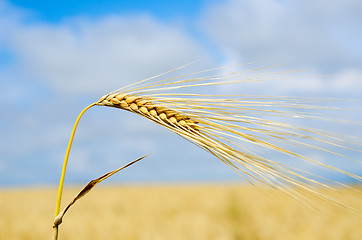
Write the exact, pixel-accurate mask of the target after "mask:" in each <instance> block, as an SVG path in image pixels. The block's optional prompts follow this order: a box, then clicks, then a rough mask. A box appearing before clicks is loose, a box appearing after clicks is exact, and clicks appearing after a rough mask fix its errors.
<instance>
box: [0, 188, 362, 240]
mask: <svg viewBox="0 0 362 240" xmlns="http://www.w3.org/2000/svg"><path fill="white" fill-rule="evenodd" d="M79 190H80V188H68V189H66V190H65V192H64V197H63V206H64V205H65V203H67V202H69V201H70V200H71V199H72V197H73V196H74V195H75V194H76V193H77V192H78V191H79ZM361 195H362V194H361V193H358V192H355V191H351V190H344V189H342V190H341V196H343V198H344V199H343V200H345V202H346V203H347V204H348V205H349V206H351V207H353V208H355V209H356V211H357V212H360V213H362V200H361ZM55 199H56V189H31V190H29V189H23V190H21V189H8V190H0V239H4V240H5V239H6V240H11V239H24V240H32V239H34V240H40V239H51V237H52V221H53V218H54V208H55ZM316 204H317V205H319V207H318V210H319V211H320V212H317V211H315V210H312V209H311V208H309V207H306V206H305V205H303V204H302V203H301V202H300V201H297V200H295V199H293V198H291V197H288V196H286V195H285V194H283V193H282V192H280V191H277V190H265V189H258V188H254V187H249V186H239V185H184V186H181V185H168V186H105V187H104V186H98V187H96V188H95V189H94V190H92V191H91V192H90V193H89V194H88V195H86V196H85V197H84V198H82V199H80V200H79V201H78V202H77V203H76V204H75V205H74V206H72V208H71V209H70V210H69V211H68V213H67V214H66V215H65V217H64V219H63V223H62V224H61V225H60V236H59V237H60V240H70V239H77V240H78V239H88V240H95V239H125V240H128V239H129V240H136V239H137V240H146V239H151V240H153V239H155V240H163V239H164V240H166V239H167V240H172V239H187V240H203V239H208V240H209V239H210V240H213V239H214V240H237V239H257V240H260V239H326V240H333V239H343V240H349V239H355V240H360V239H362V217H361V216H360V215H359V214H358V213H353V212H351V211H349V210H347V209H345V208H342V207H338V206H336V205H335V204H332V203H331V202H328V201H319V202H316Z"/></svg>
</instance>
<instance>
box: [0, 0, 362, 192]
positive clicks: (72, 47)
mask: <svg viewBox="0 0 362 240" xmlns="http://www.w3.org/2000/svg"><path fill="white" fill-rule="evenodd" d="M361 13H362V2H361V1H360V0H346V1H338V0H335V1H327V0H305V1H288V0H259V1H253V0H249V1H248V0H239V1H236V0H230V1H221V0H211V1H201V0H200V1H191V0H190V1H188V0H187V1H177V2H172V1H169V2H167V1H98V0H91V1H67V0H66V1H59V2H57V3H54V2H53V1H48V2H44V1H40V0H39V1H38V0H33V1H3V0H0V93H1V96H2V100H1V102H0V111H1V115H0V186H6V185H55V184H56V183H57V182H58V178H59V175H60V171H61V165H62V161H63V157H64V153H65V149H66V145H67V142H68V139H69V135H70V131H71V128H72V126H73V123H74V121H75V119H76V117H77V115H78V114H79V113H80V111H81V110H82V109H83V108H84V107H85V106H87V105H89V104H90V103H92V102H94V101H96V100H98V99H99V98H100V97H101V96H102V95H104V94H106V93H108V92H110V91H112V90H115V89H118V88H119V87H122V86H124V85H126V84H128V83H131V82H135V81H138V80H141V79H144V78H147V77H150V76H153V75H157V74H159V73H162V72H165V71H167V70H170V69H173V68H175V67H178V66H181V65H184V64H186V63H189V62H191V61H193V60H195V59H202V61H201V62H200V63H197V64H194V65H192V66H191V67H190V68H188V71H191V72H192V71H197V70H201V69H205V67H206V68H207V67H210V68H211V67H215V66H225V65H233V64H244V63H250V62H254V63H255V64H253V65H252V66H249V68H251V69H252V68H257V67H263V66H273V65H280V64H283V66H282V67H279V69H282V70H295V69H313V70H311V73H310V75H317V76H324V77H311V78H306V79H297V80H293V83H291V82H290V81H286V80H284V81H280V82H279V83H277V84H276V83H268V82H265V83H260V84H259V85H256V86H251V87H250V86H249V87H247V88H245V89H244V88H238V91H242V90H243V89H244V91H248V92H247V93H246V92H238V94H249V93H253V94H254V93H260V94H264V95H288V96H295V95H298V96H299V95H300V96H302V95H303V96H313V97H315V96H317V97H338V98H348V99H356V100H357V101H354V102H353V103H347V104H348V107H356V106H357V107H358V106H359V105H360V103H361V102H360V101H361V100H362V97H361V95H362V94H361V91H362V47H361V42H362V28H361V23H362V14H361ZM220 91H221V90H220ZM223 91H230V93H232V94H235V89H229V90H225V89H223ZM352 117H353V118H355V120H359V121H361V119H362V116H361V111H359V112H358V111H357V112H354V113H353V114H352ZM339 127H340V126H338V128H339ZM340 130H342V131H347V132H348V131H349V132H352V133H354V135H356V136H357V137H360V138H362V131H361V130H360V128H358V127H353V128H352V127H351V126H347V127H346V128H342V127H341V129H340ZM148 153H151V156H150V157H148V158H146V159H144V160H143V162H142V163H138V164H137V165H136V166H133V167H132V168H129V169H128V170H127V171H125V172H124V173H122V174H119V176H115V177H114V178H113V181H116V182H122V181H125V182H150V181H151V182H160V181H163V182H170V181H224V180H236V179H239V177H238V176H237V175H235V174H234V173H233V172H232V171H231V170H230V169H228V167H226V166H224V165H223V164H222V163H219V161H218V160H216V159H214V158H212V157H211V156H209V155H208V154H207V153H204V152H203V151H202V150H200V149H197V148H196V147H195V146H193V145H192V144H190V143H188V142H186V141H184V140H183V139H181V138H180V137H178V136H177V135H175V134H173V133H170V132H169V131H168V130H166V129H163V128H161V127H159V126H156V125H155V124H153V123H151V122H148V121H147V120H146V119H142V118H141V117H139V116H135V115H132V114H131V113H128V112H123V111H116V110H114V109H108V108H106V109H104V108H100V107H97V108H93V109H91V110H90V111H89V112H87V113H86V115H85V116H84V118H83V119H82V120H81V123H80V126H79V129H78V131H77V135H76V137H75V142H74V145H73V148H72V152H71V156H70V162H69V168H68V172H67V174H68V175H67V182H68V183H79V182H85V181H87V180H90V179H91V178H95V177H98V176H99V175H101V174H103V173H105V172H106V171H109V170H112V169H115V168H118V167H119V166H120V165H123V164H124V163H126V162H128V161H131V160H134V159H136V158H138V157H140V156H142V155H145V154H148ZM353 157H354V158H357V159H361V154H357V153H356V154H355V155H354V156H353ZM358 167H359V168H358ZM350 168H353V169H354V170H355V171H357V172H359V173H361V172H362V169H361V167H360V165H358V166H357V167H356V165H351V166H350Z"/></svg>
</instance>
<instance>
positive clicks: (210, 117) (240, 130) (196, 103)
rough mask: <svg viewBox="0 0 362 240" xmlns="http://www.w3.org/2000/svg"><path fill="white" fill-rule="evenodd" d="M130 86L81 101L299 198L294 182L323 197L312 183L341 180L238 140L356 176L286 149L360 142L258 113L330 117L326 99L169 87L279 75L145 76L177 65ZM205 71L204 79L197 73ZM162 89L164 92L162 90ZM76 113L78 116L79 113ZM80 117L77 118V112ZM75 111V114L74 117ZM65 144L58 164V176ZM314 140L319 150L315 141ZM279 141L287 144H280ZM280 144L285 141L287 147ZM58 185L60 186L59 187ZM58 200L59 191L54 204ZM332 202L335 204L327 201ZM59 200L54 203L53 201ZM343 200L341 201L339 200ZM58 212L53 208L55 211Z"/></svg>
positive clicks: (278, 76)
mask: <svg viewBox="0 0 362 240" xmlns="http://www.w3.org/2000/svg"><path fill="white" fill-rule="evenodd" d="M186 66H187V65H185V66H182V67H180V68H176V69H173V70H171V71H168V72H166V73H163V74H160V75H157V76H155V77H152V78H148V79H145V80H142V81H139V82H137V83H133V84H131V85H128V86H126V87H123V88H121V89H118V90H116V91H113V92H111V93H109V94H106V95H105V96H103V97H102V98H100V99H99V101H97V102H95V103H93V104H92V105H90V106H88V107H87V108H86V109H85V110H87V109H88V108H90V107H92V106H107V107H113V108H118V109H123V110H127V111H129V112H132V113H136V114H138V115H141V116H143V117H145V118H147V119H149V120H151V121H153V122H155V123H157V124H160V125H162V126H164V127H166V128H168V129H170V130H171V131H173V132H175V133H176V134H178V135H180V136H181V137H183V138H184V139H186V140H188V141H190V142H192V143H193V144H195V145H197V146H198V147H200V148H202V149H204V150H206V151H207V152H209V153H210V154H212V155H213V156H215V157H216V158H218V159H220V160H221V161H222V162H224V163H225V164H227V165H228V166H229V167H230V168H232V169H233V170H235V171H236V172H237V173H239V174H240V175H241V176H242V177H243V178H245V179H246V180H247V181H248V182H250V183H252V184H255V183H257V182H258V183H263V184H266V185H269V186H272V187H274V188H279V189H281V190H283V191H285V192H287V193H289V194H291V195H292V196H293V197H296V198H298V199H303V201H304V200H305V199H304V198H303V196H301V195H300V194H299V193H298V192H297V191H295V189H294V188H293V186H294V187H299V188H302V189H305V190H307V191H308V192H311V193H313V194H314V195H316V196H318V197H320V198H323V199H327V198H328V199H331V198H330V197H329V196H326V195H324V194H322V193H320V192H319V191H317V190H315V189H314V188H313V187H314V186H317V187H322V188H325V189H332V187H331V186H329V185H328V184H327V183H328V182H332V183H333V184H339V185H343V186H344V184H343V183H341V182H337V181H335V180H331V179H326V178H323V177H320V176H317V175H315V174H313V173H311V172H307V171H305V170H301V169H298V168H295V167H292V166H290V165H287V164H283V163H281V162H279V161H276V160H273V159H269V158H266V157H263V156H260V154H256V153H254V152H252V151H250V150H249V149H247V147H245V146H244V145H243V143H248V144H254V145H258V146H261V147H264V148H267V149H269V150H272V151H275V152H278V153H283V154H286V155H288V156H290V157H293V158H297V159H302V160H305V161H309V162H311V163H313V164H316V165H318V166H320V167H322V168H325V169H328V170H331V171H334V172H338V173H340V174H342V175H346V176H348V177H351V178H353V179H355V180H356V181H357V182H361V181H362V177H361V176H358V175H355V174H352V173H350V172H347V171H344V170H342V169H340V168H338V167H335V166H333V165H329V164H326V163H323V162H320V161H317V160H315V159H313V158H310V157H307V156H304V155H303V154H301V153H298V152H296V151H294V150H293V149H294V147H299V148H304V149H314V150H317V151H320V152H325V153H329V154H333V155H335V156H339V157H340V158H342V159H344V160H350V159H349V158H348V157H347V156H344V155H343V154H341V153H339V152H336V151H332V150H330V149H329V148H328V147H334V148H341V149H344V150H351V151H360V150H359V149H358V147H357V148H354V147H350V145H351V144H352V145H356V146H360V143H359V142H352V141H350V142H346V141H345V140H343V139H342V138H341V137H340V135H336V134H334V133H330V132H325V131H322V130H318V129H315V128H310V127H302V126H297V125H293V124H290V123H287V122H282V121H277V120H271V119H268V118H266V117H265V116H272V117H273V116H277V117H289V118H305V119H314V120H321V121H325V120H328V121H329V120H331V119H330V118H329V117H328V115H326V114H323V113H319V112H322V111H328V110H335V109H334V108H331V107H325V106H323V105H319V104H320V103H323V102H325V101H332V100H326V99H315V98H298V97H280V96H278V97H270V96H250V95H232V96H229V95H208V94H197V93H174V92H173V91H175V90H183V89H189V88H192V89H194V88H200V87H208V86H215V85H225V84H239V83H243V82H255V81H266V80H275V79H281V78H286V77H285V76H284V75H283V74H285V73H286V72H282V73H280V72H271V73H262V72H261V71H259V70H262V69H254V70H252V71H249V72H232V73H222V74H214V72H215V71H218V70H220V68H215V69H209V70H204V71H200V72H197V73H192V74H186V75H182V76H178V77H172V78H166V79H163V80H158V81H151V80H153V79H155V78H158V77H161V76H164V75H167V74H168V73H171V72H174V71H177V70H179V69H181V68H184V67H186ZM199 74H206V76H198V75H199ZM164 92H166V93H164ZM83 113H84V111H83V112H82V113H81V115H82V114H83ZM81 115H80V116H81ZM80 116H79V118H80ZM79 118H78V119H77V122H76V124H75V127H74V130H73V134H72V137H71V140H70V145H69V147H68V150H67V154H66V158H65V164H64V166H65V167H63V174H62V176H63V179H62V180H61V184H63V183H62V181H64V174H65V168H66V161H67V159H68V155H69V150H70V146H71V141H72V139H73V135H74V131H75V128H76V125H77V123H78V121H79ZM316 143H319V144H322V145H323V146H324V147H320V146H318V144H316ZM285 145H287V147H286V146H285ZM288 146H290V147H289V148H288ZM61 188H62V187H60V189H61ZM60 198H61V193H60V197H59V201H60ZM332 200H333V201H335V202H336V203H338V204H342V203H340V202H338V201H337V200H335V199H332ZM58 204H60V202H59V203H58ZM342 205H343V204H342ZM58 213H59V211H58V212H57V211H56V215H57V214H58Z"/></svg>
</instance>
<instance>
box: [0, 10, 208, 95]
mask: <svg viewBox="0 0 362 240" xmlns="http://www.w3.org/2000/svg"><path fill="white" fill-rule="evenodd" d="M10 33H11V34H10V35H9V36H7V38H6V40H7V42H8V45H9V46H10V47H11V49H12V51H13V53H15V54H16V57H17V58H18V59H19V61H20V63H21V65H18V67H19V69H20V71H22V72H23V73H24V74H26V75H27V76H28V77H31V78H35V79H38V80H40V81H42V82H44V83H46V84H48V85H49V86H51V87H52V88H53V89H54V91H60V92H63V93H72V94H75V93H97V94H102V93H107V92H109V91H110V90H113V89H114V88H118V87H121V86H123V85H125V84H126V83H129V82H133V81H136V80H141V79H143V78H145V77H149V76H150V74H151V75H152V74H158V73H160V72H163V71H165V70H166V69H167V70H168V68H170V66H175V67H176V66H180V65H183V64H184V63H186V62H189V61H191V60H193V59H192V58H199V57H203V56H205V52H204V51H203V50H202V47H200V46H199V45H198V44H196V43H195V42H194V41H193V40H192V39H191V38H190V37H189V36H188V34H187V33H186V32H184V31H183V30H182V29H181V28H179V27H178V26H174V25H167V24H163V23H160V22H157V21H156V20H155V19H153V18H152V17H151V16H147V15H134V16H127V17H121V16H105V17H103V18H101V19H97V20H89V19H84V18H83V19H82V18H74V19H68V20H66V21H64V22H62V23H60V24H54V25H49V24H44V23H30V24H21V22H18V24H17V26H16V27H15V29H14V30H13V31H11V32H10Z"/></svg>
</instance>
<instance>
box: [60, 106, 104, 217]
mask: <svg viewBox="0 0 362 240" xmlns="http://www.w3.org/2000/svg"><path fill="white" fill-rule="evenodd" d="M95 105H97V103H93V104H91V105H89V106H88V107H86V108H84V109H83V111H82V112H81V113H80V114H79V116H78V118H77V120H76V121H75V123H74V127H73V131H72V134H71V135H70V139H69V143H68V148H67V152H66V153H65V158H64V163H63V169H62V175H61V176H60V182H59V189H58V197H57V206H56V208H55V217H57V216H58V214H59V211H60V202H61V201H62V193H63V185H64V178H65V172H66V170H67V163H68V158H69V152H70V148H71V147H72V143H73V138H74V134H75V131H76V129H77V126H78V123H79V120H80V118H81V117H82V115H83V114H84V113H85V111H87V110H88V109H89V108H91V107H93V106H95Z"/></svg>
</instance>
